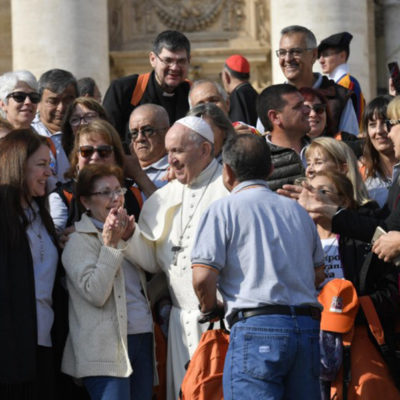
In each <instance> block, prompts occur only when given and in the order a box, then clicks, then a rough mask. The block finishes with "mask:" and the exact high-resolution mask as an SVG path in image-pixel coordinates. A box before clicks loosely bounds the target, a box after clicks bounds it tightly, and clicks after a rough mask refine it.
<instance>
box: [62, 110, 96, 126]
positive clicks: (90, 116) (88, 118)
mask: <svg viewBox="0 0 400 400" xmlns="http://www.w3.org/2000/svg"><path fill="white" fill-rule="evenodd" d="M98 117H99V114H97V112H95V111H92V112H88V113H86V114H84V115H75V116H74V117H72V118H71V119H70V120H69V123H70V125H71V126H79V125H81V124H82V123H83V124H88V123H89V122H92V121H93V120H94V119H96V118H98Z"/></svg>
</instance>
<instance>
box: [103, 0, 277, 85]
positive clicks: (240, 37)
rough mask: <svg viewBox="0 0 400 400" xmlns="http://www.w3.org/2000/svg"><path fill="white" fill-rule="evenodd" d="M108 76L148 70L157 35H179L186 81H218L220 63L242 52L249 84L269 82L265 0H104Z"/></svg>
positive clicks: (267, 3) (266, 8) (266, 7)
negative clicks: (187, 61) (188, 48)
mask: <svg viewBox="0 0 400 400" xmlns="http://www.w3.org/2000/svg"><path fill="white" fill-rule="evenodd" d="M108 1H109V30H110V51H111V54H110V57H111V74H112V78H114V77H117V76H121V75H124V74H128V73H141V72H144V71H146V70H148V69H149V63H148V52H149V51H150V50H151V45H152V41H153V40H154V38H155V36H156V35H157V33H159V32H161V31H163V30H165V29H175V30H179V31H182V32H184V33H185V34H186V35H187V36H188V38H189V39H190V41H191V44H192V62H191V68H190V71H189V76H190V78H191V79H199V78H204V77H207V78H210V79H217V77H218V73H219V72H220V71H221V68H222V66H223V63H224V60H225V59H226V58H227V57H229V55H231V54H235V53H241V54H243V55H244V56H245V57H247V58H248V60H249V62H250V64H251V74H252V77H253V78H252V81H254V83H255V85H256V86H257V87H259V88H260V87H263V86H265V84H266V83H267V82H269V81H270V80H271V70H270V65H269V60H270V55H269V53H270V45H269V41H270V36H269V0H201V1H199V0H147V1H143V0H108Z"/></svg>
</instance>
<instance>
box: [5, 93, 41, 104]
mask: <svg viewBox="0 0 400 400" xmlns="http://www.w3.org/2000/svg"><path fill="white" fill-rule="evenodd" d="M10 97H12V98H13V99H14V100H15V101H16V102H17V103H23V102H24V101H25V99H26V98H27V97H29V100H30V101H31V102H32V103H33V104H37V103H39V101H40V94H39V93H36V92H32V93H26V92H12V93H9V94H8V95H7V99H9V98H10Z"/></svg>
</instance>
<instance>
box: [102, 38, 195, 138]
mask: <svg viewBox="0 0 400 400" xmlns="http://www.w3.org/2000/svg"><path fill="white" fill-rule="evenodd" d="M149 60H150V64H151V66H152V67H153V71H152V72H149V73H147V74H140V75H137V74H135V75H129V76H126V77H123V78H119V79H116V80H115V81H113V82H112V83H111V85H110V87H109V88H108V90H107V92H106V94H105V96H104V100H103V105H104V108H105V109H106V111H107V113H108V117H109V118H110V121H111V123H112V124H113V125H114V127H115V128H116V129H117V131H118V133H119V134H120V136H121V139H122V140H125V139H126V135H127V133H128V121H129V117H130V115H131V112H132V111H133V110H134V108H135V107H136V106H138V105H139V104H145V103H153V104H158V105H160V106H162V107H164V108H165V109H166V111H167V113H168V116H169V120H170V122H171V123H174V122H175V121H176V120H177V119H179V118H182V117H184V116H185V114H186V112H187V111H188V109H189V104H188V93H189V87H190V85H189V82H188V81H186V77H187V74H188V70H189V64H190V42H189V40H188V38H187V37H186V36H185V35H183V34H182V33H180V32H178V31H164V32H161V33H160V34H159V35H158V36H157V38H156V40H155V41H154V44H153V51H151V52H150V55H149Z"/></svg>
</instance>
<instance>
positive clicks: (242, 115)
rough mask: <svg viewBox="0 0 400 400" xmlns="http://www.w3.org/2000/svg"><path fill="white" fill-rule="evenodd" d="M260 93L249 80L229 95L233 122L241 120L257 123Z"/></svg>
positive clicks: (230, 113)
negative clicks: (257, 106)
mask: <svg viewBox="0 0 400 400" xmlns="http://www.w3.org/2000/svg"><path fill="white" fill-rule="evenodd" d="M257 98H258V93H257V92H256V90H255V89H254V88H253V86H251V85H250V83H248V82H244V83H241V84H240V85H239V86H236V87H235V89H234V90H233V91H232V93H231V95H230V96H229V101H230V107H229V119H230V120H231V121H232V122H236V121H241V122H245V123H246V124H249V125H251V126H256V124H257V118H258V115H257V108H256V103H257Z"/></svg>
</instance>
